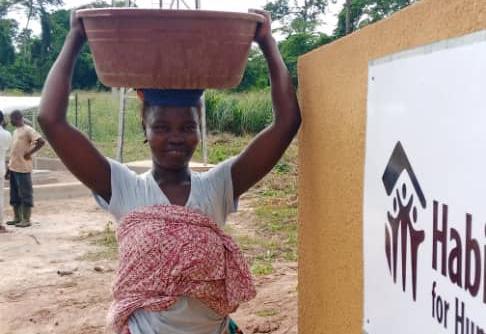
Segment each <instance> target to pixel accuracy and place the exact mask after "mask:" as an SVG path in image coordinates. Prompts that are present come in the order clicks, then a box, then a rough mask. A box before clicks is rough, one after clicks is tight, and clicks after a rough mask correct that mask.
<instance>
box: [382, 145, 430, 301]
mask: <svg viewBox="0 0 486 334" xmlns="http://www.w3.org/2000/svg"><path fill="white" fill-rule="evenodd" d="M403 172H406V173H407V176H408V178H409V179H410V182H411V184H412V188H413V189H407V186H406V184H405V182H403V183H399V182H398V181H399V179H400V175H401V174H402V173H403ZM382 180H383V184H384V186H385V190H386V193H387V195H388V196H389V197H391V198H393V209H392V211H391V212H390V211H388V212H387V220H388V222H387V223H386V224H385V254H386V259H387V262H388V268H389V270H390V274H391V276H392V277H393V281H394V282H395V283H397V267H398V263H397V261H398V250H399V249H398V247H399V245H400V254H401V277H402V290H403V292H405V291H406V287H407V259H408V258H409V257H410V261H411V271H412V273H411V274H412V294H413V300H414V301H416V300H417V259H418V253H419V248H420V245H421V244H422V243H423V242H424V240H425V232H424V231H423V230H419V229H415V227H414V224H416V223H417V219H418V210H417V204H416V203H415V199H416V198H418V201H419V202H420V206H421V207H422V208H423V209H425V208H426V206H427V203H426V201H425V197H424V194H423V192H422V189H421V187H420V185H419V183H418V180H417V177H416V175H415V173H414V171H413V169H412V165H411V164H410V161H409V160H408V157H407V155H406V154H405V150H404V149H403V146H402V144H401V143H400V142H398V143H397V144H396V145H395V148H394V149H393V153H392V155H391V157H390V160H389V161H388V165H387V166H386V169H385V172H384V174H383V178H382ZM409 192H410V194H409ZM409 236H410V238H409ZM409 239H410V241H409ZM408 254H410V256H408Z"/></svg>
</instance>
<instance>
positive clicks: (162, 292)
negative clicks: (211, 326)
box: [108, 205, 256, 334]
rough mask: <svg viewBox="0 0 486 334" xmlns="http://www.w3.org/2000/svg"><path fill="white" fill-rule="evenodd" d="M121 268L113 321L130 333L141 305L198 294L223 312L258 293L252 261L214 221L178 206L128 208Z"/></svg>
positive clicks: (162, 305)
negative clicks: (132, 321) (247, 258)
mask: <svg viewBox="0 0 486 334" xmlns="http://www.w3.org/2000/svg"><path fill="white" fill-rule="evenodd" d="M117 239H118V247H119V268H118V272H117V275H116V278H115V283H114V286H113V297H114V301H113V304H112V305H111V307H110V310H109V313H108V321H109V322H110V323H111V325H112V327H113V329H114V330H115V331H116V332H117V333H123V334H128V333H130V332H129V330H128V318H129V317H130V315H131V314H132V313H133V312H134V311H136V310H137V309H144V310H147V311H163V310H166V309H168V308H169V307H170V306H171V305H173V304H174V303H175V302H176V301H177V297H179V296H187V297H193V298H197V299H199V300H200V301H201V302H203V303H204V304H206V305H207V306H208V307H210V308H211V309H213V310H214V311H215V312H217V313H218V314H221V315H227V314H229V313H231V312H234V311H235V310H236V309H237V308H238V305H239V304H241V303H242V302H246V301H248V300H250V299H252V298H253V297H255V295H256V291H255V286H254V284H253V279H252V277H251V273H250V271H249V268H248V264H247V262H246V260H245V258H244V257H243V254H242V253H241V251H240V249H239V248H238V246H237V245H236V243H235V242H234V241H233V239H232V238H231V237H230V236H228V235H226V234H225V233H224V232H223V231H222V230H221V229H220V228H219V227H218V226H217V225H216V224H215V223H214V221H213V220H212V219H211V218H209V217H207V216H205V215H203V214H201V213H198V212H196V211H194V210H191V209H187V208H185V207H182V206H176V205H154V206H149V207H145V208H142V209H139V210H136V211H133V212H131V213H129V214H128V215H127V216H125V217H124V218H123V220H122V221H121V223H120V225H119V226H118V229H117Z"/></svg>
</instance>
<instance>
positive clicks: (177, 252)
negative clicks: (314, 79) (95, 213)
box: [39, 11, 300, 334]
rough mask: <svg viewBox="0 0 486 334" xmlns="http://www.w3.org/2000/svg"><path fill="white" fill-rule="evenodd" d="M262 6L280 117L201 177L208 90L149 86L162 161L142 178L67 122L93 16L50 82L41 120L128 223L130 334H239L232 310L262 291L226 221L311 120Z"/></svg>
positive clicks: (124, 294) (116, 317) (78, 172)
mask: <svg viewBox="0 0 486 334" xmlns="http://www.w3.org/2000/svg"><path fill="white" fill-rule="evenodd" d="M256 12H257V13H259V14H262V15H264V17H265V21H264V23H262V24H260V25H259V27H258V29H257V33H256V35H255V38H254V40H255V41H256V42H257V43H258V45H259V46H260V48H261V50H262V51H263V54H264V55H265V58H266V60H267V63H268V68H269V73H270V80H271V94H272V101H273V109H274V121H273V123H272V124H271V125H270V126H269V127H267V128H266V129H265V130H263V131H262V132H261V133H259V134H258V135H257V136H256V137H255V138H254V139H253V140H252V142H251V143H250V144H249V145H248V146H247V147H246V148H245V149H244V150H243V151H242V152H241V153H240V154H239V155H238V156H236V157H234V158H231V159H228V160H226V161H224V162H222V163H220V164H218V165H217V166H216V167H214V168H213V169H212V170H210V171H208V172H205V173H193V172H191V171H190V169H189V161H190V160H191V157H192V155H193V153H194V150H195V149H196V147H197V145H198V143H199V140H200V133H199V114H198V108H199V106H200V96H201V94H202V91H200V90H165V91H161V90H152V89H148V90H141V91H139V96H140V97H141V98H142V100H143V105H142V115H141V116H142V127H143V131H144V135H145V138H146V142H147V143H148V145H149V146H150V150H151V155H152V163H153V164H152V169H151V171H149V172H147V173H145V174H142V175H136V174H134V173H133V172H131V171H129V170H128V169H127V168H126V167H125V166H123V165H121V164H119V163H118V162H116V161H113V160H110V159H106V158H105V157H104V156H103V155H101V153H100V152H99V151H98V150H97V149H96V148H95V146H94V145H93V144H92V143H91V142H90V141H89V140H88V139H87V138H86V137H85V136H84V135H83V134H81V133H80V132H79V131H78V130H77V129H75V128H74V127H72V126H71V125H70V124H68V122H67V120H66V111H67V105H68V96H69V93H70V82H71V78H72V73H73V68H74V64H75V60H76V57H77V55H78V53H79V51H80V50H81V48H82V46H83V45H84V43H85V41H86V36H85V32H84V28H83V25H82V22H81V21H79V20H78V19H76V18H75V16H74V15H72V16H71V30H70V32H69V34H68V36H67V38H66V41H65V43H64V47H63V49H62V51H61V53H60V55H59V57H58V59H57V60H56V62H55V63H54V65H53V67H52V69H51V71H50V73H49V76H48V78H47V81H46V83H45V87H44V91H43V94H42V102H41V107H40V114H39V123H40V124H41V127H42V129H43V130H44V133H45V135H46V137H47V139H48V141H49V142H50V144H51V146H52V147H53V149H54V150H55V151H56V153H57V154H58V155H59V157H60V158H61V159H62V161H63V162H64V164H65V165H66V166H67V167H68V168H69V170H70V171H71V172H72V173H73V174H74V175H75V176H76V177H77V178H78V179H79V180H80V181H81V182H83V183H84V184H85V185H86V186H87V187H89V188H90V189H91V190H92V191H93V193H94V194H95V198H96V200H97V202H98V203H99V205H100V206H102V207H103V208H105V209H107V210H108V211H109V212H110V213H111V214H113V215H114V216H115V217H116V219H117V221H118V223H119V224H118V226H117V240H118V244H119V257H120V267H119V269H118V273H117V276H116V280H115V284H114V289H113V295H114V302H113V305H112V307H111V308H110V313H109V318H110V321H111V322H112V325H113V326H114V328H115V330H116V331H117V332H119V333H132V334H138V333H144V334H146V333H157V334H158V333H194V334H220V333H237V327H236V326H235V324H234V323H233V322H232V321H231V320H230V319H229V314H230V313H231V312H234V311H235V310H236V308H237V307H238V305H239V304H240V303H241V302H245V301H248V300H249V299H251V298H252V297H254V295H255V290H254V286H253V283H252V279H251V275H250V273H249V270H248V267H247V265H246V263H245V261H244V258H243V256H242V254H241V252H240V251H239V249H238V247H237V246H236V244H235V243H234V242H233V240H232V239H231V238H230V237H228V236H227V235H225V234H224V233H223V232H222V231H221V229H220V227H221V226H222V225H224V223H225V220H226V217H227V215H228V214H229V213H231V212H234V211H236V209H237V202H238V198H239V197H240V196H241V195H242V194H243V193H244V192H246V191H247V190H248V189H249V188H250V187H251V186H253V185H254V184H255V183H256V182H258V181H259V180H260V179H261V178H262V177H263V176H265V175H266V174H267V173H268V172H269V171H270V170H271V169H272V167H273V166H274V165H275V164H276V163H277V161H278V160H279V159H280V157H281V156H282V154H283V153H284V151H285V149H286V148H287V147H288V145H289V144H290V142H291V140H292V138H293V137H294V136H295V134H296V132H297V130H298V128H299V125H300V111H299V107H298V104H297V99H296V96H295V90H294V87H293V86H292V82H291V79H290V76H289V73H288V71H287V69H286V67H285V65H284V62H283V60H282V57H281V55H280V53H279V51H278V48H277V43H276V41H275V40H274V38H273V37H272V34H271V27H270V23H271V22H270V17H269V15H268V14H267V13H266V12H263V11H256Z"/></svg>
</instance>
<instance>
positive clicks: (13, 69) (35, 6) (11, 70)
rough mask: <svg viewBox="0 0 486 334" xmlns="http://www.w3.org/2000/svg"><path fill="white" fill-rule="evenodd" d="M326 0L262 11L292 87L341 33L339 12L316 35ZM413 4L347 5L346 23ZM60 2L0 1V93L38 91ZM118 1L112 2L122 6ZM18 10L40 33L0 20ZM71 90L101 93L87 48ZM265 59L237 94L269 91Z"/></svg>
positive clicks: (254, 56) (281, 2)
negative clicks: (300, 69) (275, 30)
mask: <svg viewBox="0 0 486 334" xmlns="http://www.w3.org/2000/svg"><path fill="white" fill-rule="evenodd" d="M328 1H334V0H273V1H270V2H268V3H267V5H266V6H265V9H266V10H268V11H270V12H271V13H272V17H273V19H274V20H275V21H279V23H280V29H279V30H280V32H283V35H284V39H282V40H281V41H280V42H279V49H280V52H281V54H282V57H283V59H284V61H285V63H286V65H287V67H288V69H289V71H290V73H291V76H292V79H293V81H294V83H295V84H297V60H298V58H299V57H300V56H301V55H303V54H304V53H306V52H309V51H311V50H313V49H315V48H317V47H319V46H321V45H323V44H326V43H329V42H331V41H333V40H334V39H336V38H339V37H340V36H343V35H344V33H345V22H346V11H347V8H346V7H343V9H342V10H341V12H340V13H339V22H338V26H337V27H336V30H335V34H334V35H333V36H327V35H325V34H323V33H319V32H318V31H317V30H318V27H319V25H320V23H321V17H322V16H321V15H322V14H323V13H324V12H325V9H326V6H327V4H328ZM413 1H414V0H352V1H351V8H350V9H351V10H350V22H351V26H352V30H355V29H358V28H359V27H361V26H363V25H365V24H368V23H372V22H376V21H378V20H380V19H382V18H384V17H387V16H389V15H391V14H392V13H394V12H395V11H397V10H399V9H401V8H403V7H405V6H407V5H409V4H410V3H411V2H413ZM61 3H62V0H0V90H2V89H6V88H14V89H20V90H22V91H25V92H31V91H34V90H40V89H41V88H42V86H43V83H44V80H45V78H46V76H47V74H48V72H49V69H50V68H51V66H52V64H53V63H54V61H55V59H56V58H57V56H58V54H59V52H60V50H61V48H62V46H63V44H64V39H65V38H66V35H67V34H68V31H69V19H70V12H69V11H68V10H64V9H58V10H54V11H52V10H51V9H50V7H52V6H57V5H59V4H61ZM123 4H124V1H116V3H115V5H116V6H123ZM19 6H20V7H22V8H24V9H25V13H26V14H25V15H26V16H27V17H31V18H33V17H35V18H37V19H39V21H40V26H41V34H40V35H39V36H35V35H33V34H32V31H31V30H30V29H29V28H28V26H26V27H19V26H18V24H17V22H15V21H14V20H12V19H8V18H6V15H7V14H8V11H9V9H11V8H14V7H15V8H18V7H19ZM91 6H92V7H98V8H99V7H107V6H108V4H107V3H106V2H103V1H95V2H93V3H92V4H91ZM72 83H73V87H74V88H77V89H95V88H103V86H102V85H101V84H100V82H99V81H98V79H97V76H96V72H95V69H94V63H93V59H92V56H91V52H90V50H89V48H88V46H85V47H84V48H83V50H82V51H81V53H80V55H79V57H78V60H77V62H76V67H75V70H74V76H73V81H72ZM269 84H270V82H269V78H268V69H267V64H266V61H265V58H264V56H263V54H262V53H261V51H260V50H259V49H257V48H255V49H252V50H251V51H250V55H249V60H248V65H247V67H246V70H245V73H244V76H243V80H242V82H241V84H240V86H239V87H238V88H237V89H236V90H237V91H251V90H263V89H266V88H268V87H269Z"/></svg>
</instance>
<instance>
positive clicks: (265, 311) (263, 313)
mask: <svg viewBox="0 0 486 334" xmlns="http://www.w3.org/2000/svg"><path fill="white" fill-rule="evenodd" d="M255 314H256V315H257V316H259V317H262V318H267V317H273V316H274V315H277V314H278V310H275V309H263V310H260V311H256V312H255Z"/></svg>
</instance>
